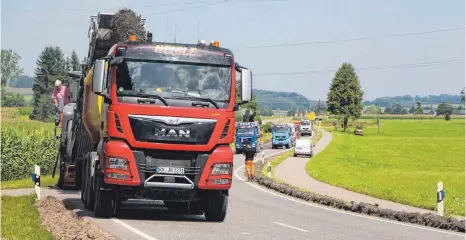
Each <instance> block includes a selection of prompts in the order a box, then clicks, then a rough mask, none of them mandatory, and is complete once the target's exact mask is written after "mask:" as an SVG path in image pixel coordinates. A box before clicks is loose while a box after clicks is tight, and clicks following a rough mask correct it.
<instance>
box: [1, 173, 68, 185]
mask: <svg viewBox="0 0 466 240" xmlns="http://www.w3.org/2000/svg"><path fill="white" fill-rule="evenodd" d="M58 174H59V173H58V172H56V173H55V178H52V175H44V176H41V179H40V186H41V187H49V186H54V185H56V184H57V182H58ZM0 184H1V189H19V188H33V187H34V183H33V182H32V179H31V178H30V177H29V178H24V179H20V180H10V181H3V182H0Z"/></svg>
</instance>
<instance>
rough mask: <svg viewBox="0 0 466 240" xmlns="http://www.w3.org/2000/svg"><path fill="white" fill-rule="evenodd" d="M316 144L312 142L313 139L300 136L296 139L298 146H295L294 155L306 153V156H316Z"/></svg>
mask: <svg viewBox="0 0 466 240" xmlns="http://www.w3.org/2000/svg"><path fill="white" fill-rule="evenodd" d="M314 146H315V145H314V144H312V140H311V139H309V138H308V139H306V138H300V139H297V140H296V146H295V148H294V156H295V157H296V156H298V155H306V156H310V157H312V156H314Z"/></svg>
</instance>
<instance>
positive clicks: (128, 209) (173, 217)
mask: <svg viewBox="0 0 466 240" xmlns="http://www.w3.org/2000/svg"><path fill="white" fill-rule="evenodd" d="M63 203H64V204H65V207H66V208H67V209H69V210H73V211H75V212H76V213H77V214H78V215H79V216H83V217H84V216H86V217H91V218H96V217H95V216H94V212H92V211H89V210H87V209H86V208H85V207H84V205H83V204H82V202H81V199H80V198H66V199H64V200H63ZM115 218H118V219H121V220H124V219H127V220H154V221H176V222H207V221H206V220H205V218H204V216H203V215H179V214H171V213H168V211H167V208H166V207H165V206H164V205H163V203H162V202H159V203H151V204H149V203H144V202H143V203H141V204H137V203H134V202H131V203H123V205H122V206H121V208H120V211H119V212H118V214H117V216H115Z"/></svg>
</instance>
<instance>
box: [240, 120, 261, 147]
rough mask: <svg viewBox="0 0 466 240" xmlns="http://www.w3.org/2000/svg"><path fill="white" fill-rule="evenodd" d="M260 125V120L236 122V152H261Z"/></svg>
mask: <svg viewBox="0 0 466 240" xmlns="http://www.w3.org/2000/svg"><path fill="white" fill-rule="evenodd" d="M261 137H262V135H261V132H260V125H259V123H258V122H239V123H237V124H236V141H235V146H236V154H242V153H243V152H254V153H259V152H260V150H261V143H260V138H261Z"/></svg>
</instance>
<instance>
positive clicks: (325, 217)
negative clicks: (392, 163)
mask: <svg viewBox="0 0 466 240" xmlns="http://www.w3.org/2000/svg"><path fill="white" fill-rule="evenodd" d="M280 151H282V150H280V149H278V150H270V149H268V150H264V153H265V155H266V156H267V155H270V154H273V153H277V152H280ZM243 166H244V157H243V156H241V155H235V166H234V169H235V172H234V182H233V188H232V189H231V191H230V197H229V207H228V213H227V217H226V219H225V221H224V222H223V223H210V222H206V221H205V220H204V218H203V217H202V216H177V215H170V214H168V213H166V211H165V208H164V207H163V204H161V203H160V204H159V205H158V206H154V205H153V203H152V204H151V205H149V204H147V206H146V205H145V204H144V205H134V206H132V204H131V205H130V206H129V208H128V209H124V210H122V213H121V215H120V216H118V218H114V219H93V221H95V222H96V223H97V224H98V225H99V226H101V227H102V228H104V229H105V230H107V231H108V232H109V233H111V234H113V235H115V236H117V237H118V238H119V239H146V240H190V239H196V240H197V239H216V240H220V239H232V240H236V239H248V240H251V239H254V240H259V239H266V240H287V239H290V240H299V239H303V240H309V239H344V240H350V239H355V240H356V239H358V240H360V239H410V240H414V239H420V240H426V239H435V240H438V239H464V237H465V235H464V234H462V233H456V232H450V231H442V230H438V229H433V228H427V227H421V226H417V225H411V224H404V223H400V222H395V221H389V220H384V219H378V218H371V217H367V216H364V215H356V214H352V213H348V212H342V211H339V210H335V209H330V208H326V207H323V206H320V205H313V204H309V203H306V202H304V201H301V200H297V199H294V198H291V197H287V196H284V195H281V194H278V193H276V192H274V191H271V190H268V189H264V188H262V187H259V186H258V185H255V184H252V183H248V182H244V180H242V179H240V178H244V177H243V176H244V175H243V173H244V167H243ZM70 197H72V196H71V195H70ZM73 201H74V202H76V205H77V206H80V207H79V208H80V209H81V210H80V209H77V210H75V211H81V214H83V215H89V216H91V217H92V213H90V212H88V211H86V210H82V209H83V207H82V204H80V199H79V197H78V198H77V199H74V200H73Z"/></svg>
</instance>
